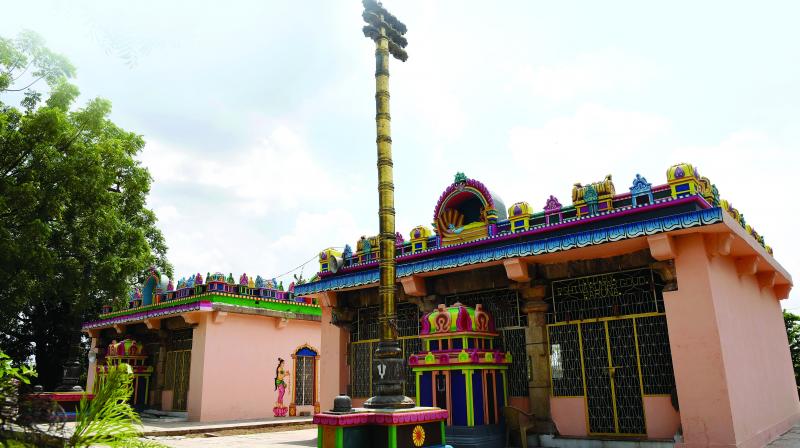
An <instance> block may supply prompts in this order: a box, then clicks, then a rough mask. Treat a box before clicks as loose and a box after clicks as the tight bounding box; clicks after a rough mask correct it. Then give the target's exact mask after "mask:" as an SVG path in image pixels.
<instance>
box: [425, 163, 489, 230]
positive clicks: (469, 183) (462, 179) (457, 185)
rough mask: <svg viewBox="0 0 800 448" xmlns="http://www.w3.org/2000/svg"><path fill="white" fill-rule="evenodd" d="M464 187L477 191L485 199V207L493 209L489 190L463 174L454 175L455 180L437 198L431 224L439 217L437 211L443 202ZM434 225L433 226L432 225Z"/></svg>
mask: <svg viewBox="0 0 800 448" xmlns="http://www.w3.org/2000/svg"><path fill="white" fill-rule="evenodd" d="M466 187H471V188H474V189H476V190H478V191H479V192H480V193H481V194H482V195H483V197H484V198H485V199H486V202H487V206H488V207H491V208H495V204H494V198H493V197H492V194H491V192H489V189H488V188H486V185H484V184H483V183H481V182H480V181H478V180H475V179H469V178H467V176H465V175H464V173H458V174H456V177H455V180H454V181H453V183H452V184H450V186H449V187H447V188H446V189H445V190H444V192H443V193H442V194H441V196H439V200H438V201H437V202H436V207H435V208H434V209H433V222H434V223H435V222H436V219H437V218H438V217H439V210H440V209H441V208H442V205H443V204H444V202H445V200H446V199H447V198H448V196H450V195H451V194H452V193H453V192H455V191H463V190H464V189H465V188H466ZM434 225H435V224H434Z"/></svg>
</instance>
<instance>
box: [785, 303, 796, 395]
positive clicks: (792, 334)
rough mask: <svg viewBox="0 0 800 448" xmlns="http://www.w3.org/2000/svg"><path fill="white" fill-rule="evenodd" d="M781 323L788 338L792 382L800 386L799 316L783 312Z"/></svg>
mask: <svg viewBox="0 0 800 448" xmlns="http://www.w3.org/2000/svg"><path fill="white" fill-rule="evenodd" d="M783 322H784V323H785V324H786V336H787V337H788V338H789V354H790V355H791V356H792V366H793V367H794V381H795V384H797V385H798V386H800V316H798V315H797V314H794V313H790V312H788V311H786V310H783ZM799 390H800V389H799Z"/></svg>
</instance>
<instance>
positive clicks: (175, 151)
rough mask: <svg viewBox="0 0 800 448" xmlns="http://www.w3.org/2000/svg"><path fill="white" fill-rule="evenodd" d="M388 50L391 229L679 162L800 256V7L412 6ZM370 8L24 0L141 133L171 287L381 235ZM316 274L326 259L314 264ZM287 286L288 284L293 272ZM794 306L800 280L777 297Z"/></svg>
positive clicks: (398, 6)
mask: <svg viewBox="0 0 800 448" xmlns="http://www.w3.org/2000/svg"><path fill="white" fill-rule="evenodd" d="M384 4H385V5H386V6H387V7H388V8H389V9H390V10H391V11H392V12H393V13H394V14H395V15H397V16H398V17H399V18H400V20H402V21H404V22H405V23H406V24H407V25H408V29H409V31H408V34H407V37H408V40H409V46H408V52H409V55H410V57H409V60H408V61H407V62H406V63H400V62H398V61H395V60H393V61H392V63H391V73H392V78H391V94H392V98H391V100H392V120H393V121H392V128H393V129H392V131H393V133H392V138H393V141H394V166H395V171H394V174H395V185H396V202H397V204H396V210H397V229H398V230H399V231H400V232H402V233H403V234H404V235H406V236H407V235H408V233H409V230H410V229H411V228H413V227H414V226H415V225H418V224H427V225H430V222H431V220H432V215H433V208H434V206H435V204H436V200H437V199H438V197H439V195H440V194H441V192H442V191H443V190H444V188H446V187H447V185H449V184H450V183H451V182H452V179H453V175H454V174H455V173H456V171H463V172H465V173H466V174H467V176H469V177H471V178H475V179H478V180H481V181H482V182H484V183H485V184H486V185H487V186H488V187H489V188H490V189H492V190H493V191H496V192H497V193H498V194H499V195H500V196H501V197H502V198H503V199H504V200H505V202H506V204H512V203H514V202H516V201H521V200H524V201H528V202H529V203H531V205H532V206H534V208H536V209H539V208H541V207H543V206H544V202H545V199H546V198H547V197H548V196H549V195H550V194H554V195H556V196H557V197H558V198H559V199H561V202H562V203H564V204H567V203H569V202H570V201H569V199H570V191H571V186H572V184H573V183H574V182H590V181H595V180H600V179H602V178H603V176H605V175H606V174H608V173H611V174H613V177H614V181H615V184H616V187H617V191H618V192H623V191H626V190H627V189H628V187H629V186H630V184H631V180H632V179H633V178H634V176H635V175H636V174H637V173H640V174H642V175H643V176H645V177H646V178H647V179H648V180H649V181H650V182H652V183H653V184H661V183H664V182H665V181H666V174H665V172H666V170H667V168H668V167H669V166H670V165H671V164H673V163H676V162H681V161H687V162H691V163H694V164H695V165H696V166H698V167H699V170H700V173H701V174H703V175H706V176H708V177H709V178H710V179H711V181H712V182H713V183H715V184H716V185H717V186H718V188H719V191H720V193H721V195H722V197H723V198H725V199H728V200H729V201H731V202H732V203H733V204H734V205H735V206H736V207H737V208H738V209H739V210H741V211H742V212H743V213H744V214H745V216H746V218H747V221H748V223H750V224H751V225H753V226H754V227H755V229H756V230H758V231H759V232H760V233H761V234H762V235H764V236H765V238H766V241H767V243H768V244H770V245H772V247H773V248H774V250H775V256H776V258H777V259H778V261H779V262H780V263H782V264H783V266H784V267H785V268H786V269H787V270H788V271H789V272H790V273H793V274H795V275H796V276H797V275H798V270H799V269H800V257H799V256H798V253H800V238H798V236H797V231H796V227H797V225H798V224H797V220H798V218H800V216H798V215H799V214H798V212H797V205H796V202H797V197H798V195H797V191H798V187H797V180H798V174H797V170H798V168H799V167H800V143H798V142H800V125H798V118H800V58H798V56H797V55H798V54H800V50H798V48H797V46H798V43H800V27H798V26H797V17H800V2H797V1H791V0H787V1H784V2H747V3H745V2H731V1H718V2H713V1H706V2H697V1H669V2H659V4H656V2H641V1H629V2H623V1H604V2H588V1H586V2H568V1H558V2H555V1H547V2H533V1H519V2H514V1H502V2H487V1H455V0H454V1H413V0H403V1H400V0H387V1H385V2H384ZM361 9H362V7H361V2H360V1H357V0H347V1H343V0H340V1H331V0H327V1H322V0H320V1H306V2H299V1H288V0H287V1H271V2H268V1H234V0H231V1H227V2H220V1H196V0H195V1H185V2H178V1H136V2H121V1H120V2H107V1H106V2H101V1H96V2H83V1H71V2H56V1H53V2H45V1H34V0H29V1H25V2H19V1H17V2H9V3H8V4H5V5H4V6H3V13H2V14H1V15H0V35H2V36H4V37H12V36H15V35H16V34H17V33H18V32H19V31H20V30H22V29H31V30H34V31H36V32H38V33H40V34H41V35H42V36H43V37H44V38H45V39H46V40H47V43H48V45H49V46H50V47H51V48H52V49H54V50H56V51H58V52H61V53H63V54H65V55H67V56H68V57H69V58H70V59H71V60H72V62H73V63H74V64H75V65H76V66H77V68H78V77H77V79H76V80H75V82H76V84H77V85H78V86H79V87H80V89H81V92H82V101H83V102H85V101H86V100H87V99H89V98H93V97H96V96H102V97H105V98H108V99H110V100H111V101H112V102H113V105H114V111H113V116H112V118H113V120H114V121H115V122H117V123H118V124H119V125H121V126H122V127H124V128H126V129H128V130H131V131H134V132H137V133H140V134H142V135H143V136H144V138H145V139H146V141H147V147H146V149H145V150H144V152H143V153H142V154H141V161H142V163H143V164H144V165H146V166H147V167H148V168H149V169H150V171H151V173H152V175H153V178H154V183H153V188H152V192H151V195H150V198H149V204H150V206H151V207H152V208H153V209H154V210H155V211H156V213H157V214H158V218H159V226H160V227H161V229H162V230H163V231H164V234H165V236H166V239H167V243H168V245H169V258H170V260H171V261H172V263H173V264H174V265H175V270H176V275H177V277H181V276H185V275H188V274H190V273H196V272H201V273H203V274H205V273H206V272H207V271H215V270H219V271H222V272H225V273H228V272H233V273H234V275H235V276H237V275H239V274H240V273H241V272H247V273H248V274H250V275H255V274H260V275H262V276H266V277H276V276H278V275H280V274H282V273H284V272H287V271H290V270H291V269H293V268H295V267H297V266H299V265H301V264H303V263H305V262H306V261H308V260H310V259H312V258H315V257H316V254H317V253H318V252H319V250H320V249H322V248H325V247H328V246H344V244H345V243H349V244H351V245H353V244H354V243H355V241H356V240H357V239H358V237H359V236H360V235H362V234H370V235H372V234H375V233H377V226H378V220H377V193H376V188H377V174H376V169H375V162H376V158H375V128H374V114H375V110H374V107H375V106H374V93H375V92H374V78H373V74H374V58H373V51H374V47H373V44H372V42H371V41H369V40H368V39H366V38H365V37H363V35H362V34H361V26H362V23H361ZM317 270H318V265H317V263H316V262H315V261H312V262H311V263H309V264H307V265H306V266H305V268H304V271H303V273H304V274H305V276H306V277H310V276H311V275H312V274H313V273H314V272H316V271H317ZM285 280H286V283H288V281H290V278H289V277H286V278H285ZM783 305H784V306H785V307H789V308H795V311H800V293H798V292H797V291H796V290H795V291H793V292H792V298H791V299H790V300H789V301H785V302H783Z"/></svg>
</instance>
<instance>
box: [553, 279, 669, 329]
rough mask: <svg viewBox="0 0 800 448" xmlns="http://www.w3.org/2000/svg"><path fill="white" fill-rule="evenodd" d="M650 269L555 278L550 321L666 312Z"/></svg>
mask: <svg viewBox="0 0 800 448" xmlns="http://www.w3.org/2000/svg"><path fill="white" fill-rule="evenodd" d="M655 285H656V281H655V278H654V276H653V272H652V271H651V270H650V269H634V270H631V271H623V272H614V273H610V274H601V275H592V276H588V277H580V278H571V279H568V280H559V281H554V282H553V284H552V287H553V313H552V315H551V316H549V317H550V323H556V322H566V321H572V320H586V319H595V318H603V317H613V316H625V315H631V314H645V313H658V312H663V306H664V305H663V298H662V296H661V294H656V288H655Z"/></svg>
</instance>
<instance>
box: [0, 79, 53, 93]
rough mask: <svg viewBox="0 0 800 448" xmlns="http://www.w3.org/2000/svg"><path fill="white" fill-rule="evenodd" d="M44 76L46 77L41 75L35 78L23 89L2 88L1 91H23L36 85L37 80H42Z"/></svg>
mask: <svg viewBox="0 0 800 448" xmlns="http://www.w3.org/2000/svg"><path fill="white" fill-rule="evenodd" d="M42 78H44V76H40V77H38V78H36V79H34V80H33V82H31V83H30V84H28V85H27V86H25V87H23V88H21V89H5V90H0V92H22V91H23V90H28V89H29V88H30V87H31V86H32V85H34V84H36V83H37V82H39V81H41V80H42Z"/></svg>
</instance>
